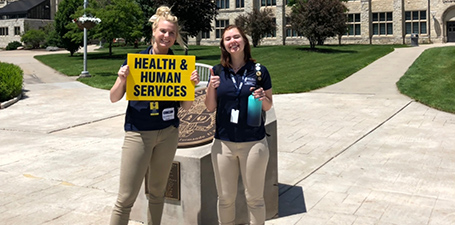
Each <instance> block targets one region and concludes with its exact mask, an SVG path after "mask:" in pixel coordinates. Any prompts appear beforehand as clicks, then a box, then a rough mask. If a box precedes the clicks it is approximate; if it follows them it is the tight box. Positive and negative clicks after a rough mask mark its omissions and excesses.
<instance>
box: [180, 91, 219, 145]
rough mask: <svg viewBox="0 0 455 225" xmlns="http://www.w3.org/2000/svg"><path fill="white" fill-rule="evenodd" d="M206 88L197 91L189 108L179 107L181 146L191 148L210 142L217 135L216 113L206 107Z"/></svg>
mask: <svg viewBox="0 0 455 225" xmlns="http://www.w3.org/2000/svg"><path fill="white" fill-rule="evenodd" d="M205 93H206V88H204V89H199V90H197V91H196V94H195V99H194V102H193V105H192V106H191V108H190V109H189V110H183V109H182V108H180V109H179V112H178V116H179V118H180V128H179V145H178V147H179V148H189V147H195V146H200V145H204V144H207V143H210V142H211V141H212V140H213V136H214V135H215V113H214V112H213V113H211V112H208V111H207V109H206V107H205V103H204V101H205Z"/></svg>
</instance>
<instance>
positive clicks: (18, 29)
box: [14, 27, 21, 35]
mask: <svg viewBox="0 0 455 225" xmlns="http://www.w3.org/2000/svg"><path fill="white" fill-rule="evenodd" d="M14 35H21V27H14Z"/></svg>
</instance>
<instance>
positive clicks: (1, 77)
mask: <svg viewBox="0 0 455 225" xmlns="http://www.w3.org/2000/svg"><path fill="white" fill-rule="evenodd" d="M23 74H24V72H23V71H22V69H21V68H20V67H18V66H16V65H13V64H9V63H2V62H0V102H4V101H7V100H10V99H13V98H15V97H17V96H18V95H19V94H20V93H21V92H22V83H23V80H24V78H23Z"/></svg>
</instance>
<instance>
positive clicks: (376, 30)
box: [373, 12, 393, 35]
mask: <svg viewBox="0 0 455 225" xmlns="http://www.w3.org/2000/svg"><path fill="white" fill-rule="evenodd" d="M390 34H393V15H392V12H380V13H373V35H390Z"/></svg>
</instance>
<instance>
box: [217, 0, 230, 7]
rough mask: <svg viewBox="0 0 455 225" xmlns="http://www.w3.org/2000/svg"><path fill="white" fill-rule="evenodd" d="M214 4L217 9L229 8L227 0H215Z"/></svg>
mask: <svg viewBox="0 0 455 225" xmlns="http://www.w3.org/2000/svg"><path fill="white" fill-rule="evenodd" d="M216 6H217V7H218V8H219V9H229V0H216Z"/></svg>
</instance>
